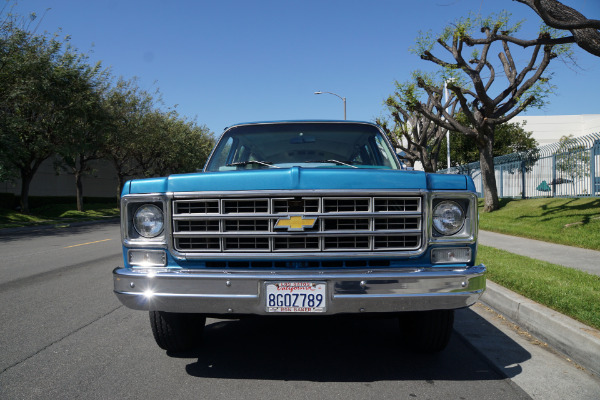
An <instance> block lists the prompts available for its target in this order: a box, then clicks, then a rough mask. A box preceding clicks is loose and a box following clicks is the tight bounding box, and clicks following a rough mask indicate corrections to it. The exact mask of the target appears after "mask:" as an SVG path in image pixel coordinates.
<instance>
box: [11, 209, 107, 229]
mask: <svg viewBox="0 0 600 400" xmlns="http://www.w3.org/2000/svg"><path fill="white" fill-rule="evenodd" d="M74 208H75V207H74V206H73V204H51V205H45V206H40V207H36V208H32V209H31V214H30V215H24V214H21V213H19V212H17V211H14V210H8V209H4V208H0V229H3V228H18V227H23V226H35V225H60V224H67V223H70V222H78V221H89V220H98V219H104V218H110V217H118V216H119V209H118V208H117V207H113V206H112V204H108V203H91V204H85V210H86V211H81V212H80V211H77V210H74Z"/></svg>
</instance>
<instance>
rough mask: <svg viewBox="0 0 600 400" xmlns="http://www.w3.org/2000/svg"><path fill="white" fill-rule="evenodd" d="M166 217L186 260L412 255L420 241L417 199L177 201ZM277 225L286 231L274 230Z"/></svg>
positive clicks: (421, 213) (319, 198) (275, 198)
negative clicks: (233, 256)
mask: <svg viewBox="0 0 600 400" xmlns="http://www.w3.org/2000/svg"><path fill="white" fill-rule="evenodd" d="M172 211H173V214H172V228H173V247H174V249H175V250H176V251H179V252H182V253H186V254H188V253H189V254H192V253H197V254H202V253H213V254H214V253H227V252H237V253H240V252H244V253H245V252H258V253H276V252H313V253H314V252H368V251H378V252H380V251H412V250H418V249H419V248H421V246H422V240H423V238H422V237H423V210H422V201H421V197H418V196H414V197H410V196H398V197H393V196H387V197H384V196H373V197H369V196H323V197H314V196H312V197H308V196H306V197H302V196H298V197H273V198H258V197H256V198H227V199H188V198H181V199H179V198H177V195H175V199H174V200H173V205H172ZM315 218H316V222H315V223H314V225H312V227H311V221H308V220H309V219H310V220H312V219H315ZM280 219H281V220H282V221H283V222H284V224H281V223H280V225H279V226H278V227H277V228H275V225H276V224H277V221H278V220H280ZM304 222H306V223H304Z"/></svg>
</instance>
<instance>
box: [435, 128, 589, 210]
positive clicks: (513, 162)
mask: <svg viewBox="0 0 600 400" xmlns="http://www.w3.org/2000/svg"><path fill="white" fill-rule="evenodd" d="M494 167H495V171H496V184H497V186H498V196H499V197H517V198H524V199H525V198H536V197H588V196H600V134H599V133H594V134H591V135H587V136H582V137H577V138H572V139H569V140H565V141H561V142H558V143H553V144H549V145H546V146H542V147H538V148H536V149H534V150H531V151H528V152H521V153H513V154H508V155H505V156H499V157H495V158H494ZM439 172H440V173H450V174H465V175H470V176H471V177H472V178H473V181H474V182H475V187H476V188H477V191H478V193H479V195H480V196H481V194H482V193H483V183H482V179H481V168H480V166H479V162H474V163H470V164H467V165H462V166H460V167H452V168H450V169H449V170H443V171H439Z"/></svg>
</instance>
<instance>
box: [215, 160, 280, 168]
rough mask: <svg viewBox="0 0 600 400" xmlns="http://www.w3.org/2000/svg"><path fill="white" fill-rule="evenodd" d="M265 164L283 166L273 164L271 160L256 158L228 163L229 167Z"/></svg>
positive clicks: (267, 165)
mask: <svg viewBox="0 0 600 400" xmlns="http://www.w3.org/2000/svg"><path fill="white" fill-rule="evenodd" d="M250 164H252V165H263V166H265V167H269V168H281V167H277V166H275V165H273V163H272V162H270V161H256V160H252V161H242V162H234V163H231V164H227V165H226V166H227V167H245V166H246V165H250Z"/></svg>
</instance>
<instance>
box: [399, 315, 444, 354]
mask: <svg viewBox="0 0 600 400" xmlns="http://www.w3.org/2000/svg"><path fill="white" fill-rule="evenodd" d="M399 320H400V328H401V329H402V339H403V340H404V341H405V342H406V345H407V346H408V347H409V348H413V349H415V350H416V351H418V352H420V353H438V352H440V351H442V350H444V349H445V348H446V346H447V345H448V342H449V341H450V336H451V335H452V330H453V326H454V310H432V311H417V312H408V313H403V314H400V316H399Z"/></svg>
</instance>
